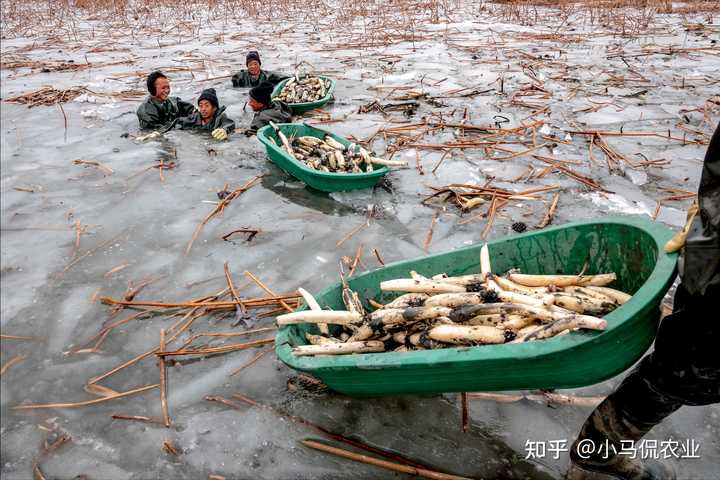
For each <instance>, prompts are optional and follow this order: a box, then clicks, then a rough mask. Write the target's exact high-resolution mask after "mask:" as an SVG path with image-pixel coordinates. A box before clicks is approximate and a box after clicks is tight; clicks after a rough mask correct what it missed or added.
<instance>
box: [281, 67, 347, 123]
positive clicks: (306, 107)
mask: <svg viewBox="0 0 720 480" xmlns="http://www.w3.org/2000/svg"><path fill="white" fill-rule="evenodd" d="M318 77H320V78H322V79H323V80H330V88H329V89H328V91H327V93H326V94H325V96H324V97H323V98H321V99H320V100H316V101H314V102H303V103H288V106H289V107H290V109H291V110H292V111H293V113H294V114H296V115H298V114H301V113H305V112H309V111H310V110H315V109H316V108H320V107H323V106H325V105H326V104H327V103H328V102H329V101H330V100H331V99H332V97H333V92H335V84H336V81H335V79H333V78H330V77H325V76H323V75H318ZM290 78H292V77H290ZM290 78H286V79H285V80H283V81H282V82H280V83H278V84H277V85H275V88H274V89H273V92H272V94H271V95H270V98H272V99H275V97H277V96H278V95H280V92H282V89H283V87H284V86H285V84H286V83H287V82H288V81H290Z"/></svg>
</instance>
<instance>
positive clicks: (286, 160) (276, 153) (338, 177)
mask: <svg viewBox="0 0 720 480" xmlns="http://www.w3.org/2000/svg"><path fill="white" fill-rule="evenodd" d="M278 128H279V129H280V131H281V132H282V133H283V134H284V135H285V136H286V137H287V138H288V139H290V138H291V137H301V136H305V135H308V136H312V137H317V138H324V137H325V135H330V136H331V137H332V138H334V139H335V140H337V141H338V142H340V143H342V144H343V145H345V146H347V145H350V141H349V140H347V139H346V138H343V137H340V136H338V135H335V134H334V133H330V132H328V131H325V130H322V129H319V128H315V127H312V126H310V125H307V124H304V123H280V124H278ZM257 138H258V140H260V142H261V143H262V144H263V145H265V148H266V149H267V154H268V157H269V158H270V160H271V161H272V162H273V163H274V164H275V165H277V166H278V167H280V168H281V169H282V170H284V171H285V172H286V173H288V174H290V175H292V176H293V177H295V178H297V179H298V180H302V181H303V182H305V183H306V184H307V185H308V186H310V187H312V188H314V189H316V190H320V191H322V192H339V191H345V190H356V189H359V188H370V187H372V186H374V185H375V184H376V183H378V182H379V181H380V179H382V177H384V176H385V175H386V174H387V173H388V172H389V169H388V167H386V166H383V167H381V168H376V169H375V170H373V171H372V172H363V173H329V172H320V171H318V170H315V169H314V168H310V167H308V166H307V165H305V164H304V163H302V162H299V161H297V160H296V159H294V158H292V157H291V156H290V155H288V154H287V152H285V151H284V150H283V149H281V148H280V147H279V145H281V142H280V139H278V137H277V133H276V132H275V130H274V129H273V128H272V126H270V125H267V126H265V127H263V128H261V129H260V130H259V131H258V133H257Z"/></svg>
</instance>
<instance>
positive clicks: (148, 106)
mask: <svg viewBox="0 0 720 480" xmlns="http://www.w3.org/2000/svg"><path fill="white" fill-rule="evenodd" d="M194 111H195V106H194V105H193V104H192V103H187V102H183V101H182V100H180V98H179V97H168V99H167V100H165V101H164V102H163V101H160V100H159V99H158V98H157V97H153V96H148V97H147V98H146V99H145V101H144V102H143V103H141V104H140V106H139V107H138V109H137V116H138V120H139V121H140V128H142V129H144V130H145V129H151V130H161V129H166V128H171V127H172V124H173V122H174V121H175V120H177V119H178V118H179V117H186V116H188V115H190V114H192V113H193V112H194Z"/></svg>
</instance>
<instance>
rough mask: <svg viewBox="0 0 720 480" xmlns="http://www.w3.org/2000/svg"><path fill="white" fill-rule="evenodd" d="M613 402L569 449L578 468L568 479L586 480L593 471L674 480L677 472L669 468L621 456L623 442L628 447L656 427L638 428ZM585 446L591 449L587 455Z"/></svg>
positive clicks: (638, 479)
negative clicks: (589, 472)
mask: <svg viewBox="0 0 720 480" xmlns="http://www.w3.org/2000/svg"><path fill="white" fill-rule="evenodd" d="M613 400H614V398H613V396H610V397H608V398H607V399H605V400H604V401H603V402H602V403H601V404H600V405H599V406H598V407H597V409H595V411H594V412H593V413H592V414H591V415H590V417H589V418H588V419H587V421H586V422H585V424H584V425H583V427H582V430H581V431H580V435H578V438H577V440H575V443H573V445H572V447H571V448H570V460H571V461H572V463H573V466H574V467H575V468H572V467H573V466H571V468H570V469H569V470H568V475H567V478H568V479H569V480H582V479H584V478H586V475H584V472H583V471H591V472H597V473H602V474H605V475H610V476H613V477H615V478H620V479H623V480H675V478H676V474H675V470H674V469H673V468H672V466H671V465H669V464H666V463H664V462H661V461H658V460H655V459H652V458H650V459H640V458H637V456H636V458H632V457H631V456H630V455H626V454H620V453H619V452H622V451H623V441H624V442H626V444H627V442H628V441H632V442H636V441H638V440H640V439H641V438H642V437H643V436H644V435H645V434H646V433H647V432H648V431H649V430H650V429H651V428H652V427H653V425H647V424H646V425H642V426H639V425H637V424H635V423H634V422H632V421H631V420H629V419H628V418H627V417H626V416H624V415H622V413H621V412H619V411H618V410H617V409H616V408H615V405H614V401H613ZM678 407H679V406H678ZM675 409H676V408H670V410H671V411H674V410H675ZM669 413H671V412H669ZM669 413H668V414H669ZM583 445H585V446H592V449H591V450H585V451H584V450H583V449H582V447H583Z"/></svg>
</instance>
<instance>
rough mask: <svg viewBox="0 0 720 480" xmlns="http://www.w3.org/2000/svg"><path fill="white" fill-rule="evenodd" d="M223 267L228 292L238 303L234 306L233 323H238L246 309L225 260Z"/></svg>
mask: <svg viewBox="0 0 720 480" xmlns="http://www.w3.org/2000/svg"><path fill="white" fill-rule="evenodd" d="M223 268H224V270H225V280H226V281H227V284H228V288H229V289H230V294H231V295H232V298H233V300H235V301H236V302H238V304H237V305H236V306H235V313H236V315H235V325H237V324H238V323H240V322H241V321H243V317H246V316H247V309H246V308H245V305H244V304H243V303H242V300H240V295H238V293H237V290H235V285H233V282H232V275H230V267H228V263H227V262H225V265H224V266H223Z"/></svg>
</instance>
